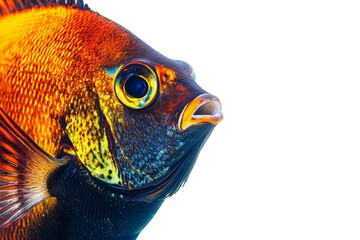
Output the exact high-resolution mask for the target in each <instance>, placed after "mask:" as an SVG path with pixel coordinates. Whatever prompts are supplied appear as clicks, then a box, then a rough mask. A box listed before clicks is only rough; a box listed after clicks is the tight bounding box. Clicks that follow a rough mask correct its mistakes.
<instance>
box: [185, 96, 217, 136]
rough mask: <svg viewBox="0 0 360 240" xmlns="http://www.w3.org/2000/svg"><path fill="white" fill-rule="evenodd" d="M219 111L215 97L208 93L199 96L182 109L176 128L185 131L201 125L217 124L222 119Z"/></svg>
mask: <svg viewBox="0 0 360 240" xmlns="http://www.w3.org/2000/svg"><path fill="white" fill-rule="evenodd" d="M221 109H222V107H221V103H220V100H219V99H218V98H217V97H215V96H214V95H212V94H210V93H204V94H201V95H199V96H197V97H196V98H194V99H193V100H192V101H191V102H190V103H188V104H187V105H186V106H185V107H184V109H183V110H182V112H181V114H180V117H179V120H178V128H179V130H180V131H185V130H186V129H188V128H189V127H191V126H196V125H199V124H203V123H210V124H214V125H215V124H218V123H219V122H221V120H222V119H223V114H222V112H221Z"/></svg>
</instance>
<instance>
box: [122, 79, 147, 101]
mask: <svg viewBox="0 0 360 240" xmlns="http://www.w3.org/2000/svg"><path fill="white" fill-rule="evenodd" d="M125 91H126V92H127V93H128V94H129V95H130V96H132V97H134V98H142V97H144V96H145V95H146V94H147V92H148V85H147V83H146V81H145V80H144V79H142V78H141V77H138V76H131V77H130V78H129V79H128V80H127V81H126V83H125Z"/></svg>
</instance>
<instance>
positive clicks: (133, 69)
mask: <svg viewBox="0 0 360 240" xmlns="http://www.w3.org/2000/svg"><path fill="white" fill-rule="evenodd" d="M158 89H159V84H158V78H157V75H156V73H155V71H154V70H152V68H150V67H149V66H148V65H147V64H145V63H143V62H131V63H128V64H126V65H124V66H122V67H121V68H120V69H119V71H118V73H117V74H116V77H115V94H116V96H117V98H118V99H119V100H120V102H121V103H122V104H124V105H125V106H126V107H128V108H131V109H142V108H145V107H147V106H149V105H150V104H151V103H152V102H153V101H154V100H155V98H156V96H157V93H158Z"/></svg>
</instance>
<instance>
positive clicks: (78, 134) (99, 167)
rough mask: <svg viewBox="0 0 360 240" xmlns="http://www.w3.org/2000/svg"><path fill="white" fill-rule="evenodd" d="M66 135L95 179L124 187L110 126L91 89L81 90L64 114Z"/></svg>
mask: <svg viewBox="0 0 360 240" xmlns="http://www.w3.org/2000/svg"><path fill="white" fill-rule="evenodd" d="M64 118H65V119H64V120H65V126H63V127H65V133H66V134H67V136H68V138H69V139H70V141H71V144H72V146H73V149H66V150H65V151H66V152H69V153H74V154H75V155H76V157H77V159H79V161H80V162H81V163H82V164H83V165H84V166H85V167H86V168H87V169H88V170H89V172H90V173H91V175H92V176H93V177H96V178H98V179H100V180H102V181H104V182H107V183H112V184H120V185H122V184H123V181H122V178H121V172H120V170H119V168H118V166H117V164H116V161H114V159H113V156H112V152H113V150H112V145H111V143H112V135H111V131H110V127H109V125H108V123H107V121H106V119H105V116H104V115H103V113H102V111H101V109H100V103H99V97H98V95H97V94H96V93H95V92H94V91H93V89H92V88H91V87H87V88H80V89H79V90H78V91H76V94H75V95H74V96H73V97H72V98H71V100H70V103H69V105H68V109H67V110H66V112H65V115H64Z"/></svg>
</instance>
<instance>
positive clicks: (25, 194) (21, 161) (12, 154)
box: [0, 109, 67, 229]
mask: <svg viewBox="0 0 360 240" xmlns="http://www.w3.org/2000/svg"><path fill="white" fill-rule="evenodd" d="M66 162H67V159H61V160H59V159H55V158H53V157H51V156H50V155H49V154H47V153H46V152H45V151H43V150H42V149H41V148H40V147H39V146H38V145H36V143H35V142H34V141H33V140H32V139H30V137H29V136H27V135H26V133H25V132H24V131H22V130H21V129H20V128H19V126H17V125H16V123H15V122H14V121H12V119H10V117H9V116H7V115H6V113H5V112H4V111H3V110H2V109H0V229H2V228H5V227H7V226H9V225H11V224H12V223H14V222H16V221H17V220H19V219H20V218H21V217H22V216H24V215H25V214H26V213H28V212H29V211H30V210H31V209H32V208H33V207H34V206H36V205H37V204H39V203H41V202H42V201H44V200H45V199H46V198H48V197H50V194H49V191H48V189H47V179H48V177H49V174H50V173H51V172H52V171H54V170H55V169H56V168H58V167H60V166H62V165H64V164H65V163H66Z"/></svg>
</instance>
